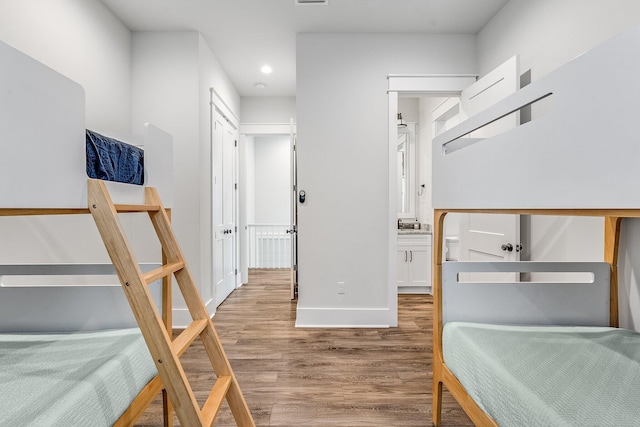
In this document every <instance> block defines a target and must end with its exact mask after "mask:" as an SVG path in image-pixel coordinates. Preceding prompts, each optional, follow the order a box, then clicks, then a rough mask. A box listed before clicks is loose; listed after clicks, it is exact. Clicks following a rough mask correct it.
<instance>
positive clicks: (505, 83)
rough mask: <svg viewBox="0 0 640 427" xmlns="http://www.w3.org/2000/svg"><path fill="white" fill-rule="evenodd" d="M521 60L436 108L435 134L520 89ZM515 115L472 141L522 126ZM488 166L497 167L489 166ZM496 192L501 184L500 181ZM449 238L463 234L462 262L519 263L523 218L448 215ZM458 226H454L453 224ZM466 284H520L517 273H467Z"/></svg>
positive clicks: (514, 60) (475, 135) (478, 133)
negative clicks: (474, 282) (480, 274)
mask: <svg viewBox="0 0 640 427" xmlns="http://www.w3.org/2000/svg"><path fill="white" fill-rule="evenodd" d="M519 76H520V72H519V64H518V57H517V56H514V57H512V58H511V59H509V60H508V61H507V62H505V63H504V64H502V65H500V66H499V67H497V68H496V69H495V70H493V71H491V72H490V73H488V74H487V75H486V76H484V77H483V78H481V79H479V80H478V81H477V82H475V83H474V84H472V85H470V86H469V87H467V88H466V89H464V90H463V91H462V93H461V95H460V99H459V100H457V99H455V98H448V99H446V100H445V101H444V102H443V103H442V104H441V105H439V106H438V107H437V108H436V109H434V111H433V114H434V134H435V135H438V134H440V133H442V132H444V131H446V130H447V129H449V128H451V127H452V126H454V125H456V124H457V123H459V122H460V121H462V120H464V119H466V118H468V117H470V116H472V115H474V114H476V113H478V112H480V111H482V110H484V109H486V108H488V107H489V106H491V105H493V104H495V103H496V102H498V101H500V100H501V99H503V98H505V97H506V96H508V95H510V94H512V93H514V92H515V91H516V90H517V89H518V88H519ZM519 120H520V118H519V114H518V113H515V114H512V115H510V116H507V117H504V118H502V119H500V120H498V121H496V122H493V123H491V124H489V125H487V126H485V127H483V128H481V129H478V130H476V131H474V132H473V133H472V134H470V135H469V136H470V137H472V138H488V137H490V136H492V135H496V134H498V133H500V132H503V131H505V130H507V129H510V128H513V127H514V126H517V125H518V124H519ZM487 167H493V166H489V165H487ZM495 186H496V189H497V190H496V191H499V188H500V183H499V182H496V183H495ZM447 220H448V221H447V227H446V228H445V230H446V234H447V236H453V235H456V234H459V237H460V257H459V260H460V261H517V260H519V255H520V248H521V246H520V216H519V215H489V214H449V215H447ZM450 223H451V224H456V226H455V230H452V228H454V227H450V226H449V224H450ZM461 280H463V281H465V280H466V281H471V280H473V281H516V280H517V275H516V273H497V274H496V275H494V276H489V275H486V274H483V275H482V276H481V277H479V276H475V275H473V276H472V275H469V274H468V273H465V275H463V277H461Z"/></svg>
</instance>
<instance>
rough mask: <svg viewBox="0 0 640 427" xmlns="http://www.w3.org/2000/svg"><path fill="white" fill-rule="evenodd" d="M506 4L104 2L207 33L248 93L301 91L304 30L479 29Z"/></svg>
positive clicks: (434, 0) (137, 22)
mask: <svg viewBox="0 0 640 427" xmlns="http://www.w3.org/2000/svg"><path fill="white" fill-rule="evenodd" d="M507 1H508V0H329V4H328V5H326V6H320V5H302V6H299V5H296V4H295V0H102V2H103V3H104V4H105V5H106V6H107V7H108V8H109V9H110V10H111V11H112V12H113V13H114V14H115V15H116V16H118V17H119V18H120V19H121V20H122V22H124V24H125V25H127V27H129V29H131V30H132V31H176V30H196V31H199V32H200V33H202V35H203V37H204V38H205V40H206V41H207V43H208V44H209V46H210V47H211V49H212V50H213V52H214V54H215V55H216V57H217V58H218V60H219V61H220V63H221V64H222V66H223V67H224V69H225V71H226V72H227V74H228V75H229V77H230V78H231V80H232V81H233V83H234V85H235V86H236V89H237V90H238V92H239V93H240V95H241V96H295V92H296V59H295V57H296V34H297V33H465V34H476V33H477V32H478V31H480V30H481V29H482V27H484V25H485V24H486V23H487V22H488V21H489V20H490V19H491V18H492V17H493V16H494V15H495V14H496V13H497V12H498V11H499V10H500V9H501V8H502V6H504V4H505V3H507ZM264 64H269V65H271V67H272V68H273V73H272V74H270V75H264V74H262V73H261V72H260V67H261V66H262V65H264ZM257 82H264V83H265V84H266V85H267V87H266V88H264V89H257V88H256V87H255V84H256V83H257Z"/></svg>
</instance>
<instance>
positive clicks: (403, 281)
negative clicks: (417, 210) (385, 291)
mask: <svg viewBox="0 0 640 427" xmlns="http://www.w3.org/2000/svg"><path fill="white" fill-rule="evenodd" d="M397 256H398V293H401V294H430V293H431V262H432V260H431V234H428V233H402V232H401V233H399V234H398V255H397Z"/></svg>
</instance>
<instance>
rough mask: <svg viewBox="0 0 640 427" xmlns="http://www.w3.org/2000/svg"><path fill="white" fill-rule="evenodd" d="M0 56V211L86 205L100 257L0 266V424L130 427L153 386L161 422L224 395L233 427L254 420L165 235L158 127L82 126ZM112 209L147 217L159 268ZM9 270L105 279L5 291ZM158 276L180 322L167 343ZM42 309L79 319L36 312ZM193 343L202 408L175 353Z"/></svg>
mask: <svg viewBox="0 0 640 427" xmlns="http://www.w3.org/2000/svg"><path fill="white" fill-rule="evenodd" d="M0 62H1V63H2V64H3V66H2V71H0V111H2V115H0V139H1V141H2V147H1V153H0V182H2V185H0V217H3V218H6V217H24V216H29V217H33V216H46V215H70V214H89V215H91V216H92V217H93V220H94V222H95V225H96V227H97V229H98V232H99V234H100V237H101V238H102V241H103V243H104V247H105V248H106V250H107V253H108V255H109V258H110V260H111V263H110V264H104V263H102V264H58V263H50V264H33V263H23V264H15V263H13V264H11V265H6V264H5V265H0V298H2V300H1V301H0V302H2V304H3V310H2V313H0V323H1V325H0V330H1V333H0V358H1V359H2V365H1V366H0V384H2V387H1V389H0V396H1V397H2V399H0V425H65V426H67V425H83V426H84V425H132V424H133V423H134V422H135V420H136V419H137V418H138V417H139V416H140V415H141V414H142V413H143V412H144V411H145V408H146V407H147V406H148V405H149V404H150V403H151V402H152V401H153V400H154V399H155V398H156V396H157V395H158V393H159V392H160V391H161V390H162V391H163V404H164V416H165V425H171V424H172V423H173V415H172V411H173V410H175V413H176V415H177V416H178V419H179V420H180V422H181V424H182V425H194V426H195V425H211V424H212V423H213V420H214V419H215V417H216V415H217V413H218V410H219V408H220V405H221V404H222V402H223V400H224V399H225V398H226V400H227V402H228V403H229V406H230V408H231V411H232V413H233V416H234V418H235V420H236V422H237V424H238V425H242V426H254V425H255V424H254V422H253V419H252V417H251V413H250V412H249V410H248V407H247V405H246V402H245V401H244V398H243V396H242V393H241V391H240V388H239V386H238V384H237V380H236V378H235V376H234V374H233V371H232V370H231V367H230V365H229V361H228V360H227V358H226V356H225V354H224V350H223V349H222V346H221V344H220V341H219V338H218V336H217V334H216V332H215V329H214V327H213V324H212V322H211V319H210V317H209V314H208V312H207V310H206V307H205V306H204V303H203V302H202V300H201V299H200V296H199V293H198V291H197V288H196V286H195V284H194V283H193V279H192V278H191V276H190V273H189V271H188V268H187V265H186V262H185V260H184V256H183V254H182V252H181V250H180V247H179V245H178V243H177V241H176V239H175V236H174V234H173V231H172V230H171V225H170V210H171V206H172V192H173V189H172V169H173V168H172V162H173V159H172V138H171V136H170V135H169V134H167V133H165V132H163V131H162V130H160V129H158V128H156V127H154V126H152V125H145V128H144V134H143V135H142V136H133V137H130V136H117V137H116V138H112V137H111V136H104V135H100V134H98V133H95V132H93V131H88V130H87V129H85V106H84V91H83V89H82V87H81V86H80V85H78V84H77V83H75V82H73V81H71V80H70V79H68V78H66V77H64V76H62V75H61V74H59V73H57V72H55V71H53V70H51V69H49V68H48V67H46V66H44V65H43V64H41V63H39V62H37V61H35V60H34V59H32V58H30V57H29V56H27V55H25V54H23V53H21V52H19V51H18V50H16V49H14V48H12V47H11V46H9V45H7V44H5V43H2V42H0ZM123 141H126V142H123ZM105 144H106V145H105ZM136 146H139V147H136ZM105 152H111V154H114V153H116V154H117V158H114V157H113V156H111V157H105V156H104V154H105ZM131 157H133V158H135V162H129V161H127V162H124V161H123V160H124V159H125V158H127V159H130V158H131ZM143 159H144V160H143ZM96 165H97V166H98V168H97V170H94V168H93V167H92V166H96ZM123 165H125V169H126V170H124V172H123ZM90 176H93V177H94V178H89V177H90ZM96 178H97V179H96ZM132 182H133V183H132ZM163 201H164V203H167V205H166V207H165V205H164V204H163ZM121 213H145V214H148V216H149V218H150V220H151V222H152V225H153V228H154V230H155V232H156V234H157V236H158V239H159V243H160V247H161V254H158V258H160V256H161V258H162V263H160V264H151V265H146V264H139V263H138V262H137V260H136V256H135V255H134V253H133V250H132V246H131V244H130V243H129V240H128V239H127V237H126V234H125V231H124V228H123V226H122V223H121V222H120V220H119V215H120V214H121ZM1 219H2V218H0V220H1ZM3 243H4V244H10V243H11V242H8V241H6V240H5V241H4V242H3ZM14 275H18V276H38V277H40V278H42V277H45V278H54V277H55V276H59V275H63V276H70V275H80V276H81V277H82V278H83V280H84V278H87V277H90V276H92V275H101V276H104V275H115V276H117V278H118V282H119V283H118V285H117V287H113V286H108V285H95V284H93V283H91V284H90V286H82V285H77V284H74V285H73V286H61V285H57V284H56V285H55V286H49V285H47V284H46V283H44V284H43V283H40V282H38V284H37V285H33V286H32V285H19V286H7V285H6V279H8V278H9V277H10V276H14ZM172 278H175V280H176V281H177V283H178V285H179V289H180V292H181V293H182V296H183V297H184V299H185V302H186V304H187V308H188V310H189V312H190V313H191V315H192V318H193V319H194V320H193V322H192V323H191V324H190V325H189V326H188V327H187V328H186V329H185V330H184V331H183V332H182V333H181V334H180V335H179V336H178V337H176V338H173V333H172V332H173V331H172V322H171V299H172V289H171V287H172V283H171V282H172ZM47 280H48V279H47ZM154 284H157V285H158V286H156V285H154ZM157 288H159V290H154V289H157ZM116 291H117V292H116ZM123 291H124V292H123ZM124 305H126V306H127V307H128V314H127V315H123V312H122V308H123V306H124ZM51 307H55V309H56V310H57V313H58V314H59V313H73V312H80V315H71V314H70V315H69V316H67V317H66V318H62V319H60V318H58V319H56V318H50V317H48V316H49V314H50V311H49V310H50V309H51ZM100 316H104V318H105V319H106V320H96V317H100ZM197 338H200V339H201V340H202V342H203V344H204V348H205V351H206V353H207V355H208V356H209V359H210V361H211V365H212V368H213V371H214V372H215V376H216V381H215V383H214V385H213V388H212V391H211V393H210V395H209V397H208V398H207V401H206V403H205V404H204V406H203V407H202V408H201V407H200V406H199V405H198V402H197V401H196V399H195V396H194V393H193V391H192V390H191V387H190V386H189V383H188V381H187V378H186V375H185V372H184V370H183V368H182V365H181V363H180V360H179V357H180V356H181V355H182V354H183V353H184V351H186V349H187V348H188V347H189V346H190V345H191V343H192V342H193V341H194V340H195V339H197Z"/></svg>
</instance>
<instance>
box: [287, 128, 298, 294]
mask: <svg viewBox="0 0 640 427" xmlns="http://www.w3.org/2000/svg"><path fill="white" fill-rule="evenodd" d="M290 138H291V139H290V141H291V150H290V152H291V189H292V191H291V224H290V227H289V230H287V233H289V235H290V237H291V299H292V300H293V299H295V298H296V297H297V296H298V200H297V199H298V151H297V147H296V129H295V124H294V123H293V119H291V131H290Z"/></svg>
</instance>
